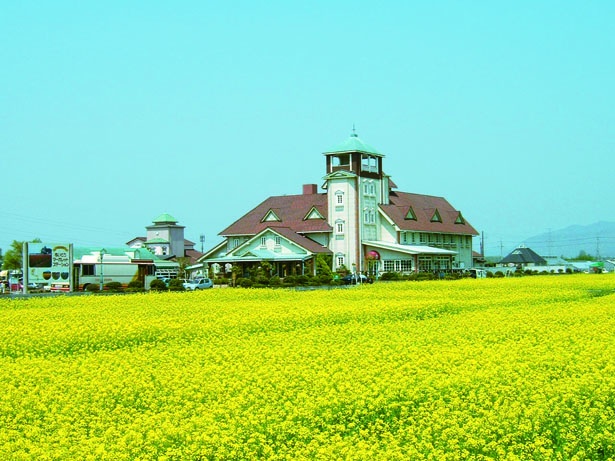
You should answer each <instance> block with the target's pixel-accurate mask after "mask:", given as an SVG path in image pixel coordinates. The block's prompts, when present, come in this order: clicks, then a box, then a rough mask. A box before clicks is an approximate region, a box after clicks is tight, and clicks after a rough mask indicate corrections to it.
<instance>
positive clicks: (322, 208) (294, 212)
mask: <svg viewBox="0 0 615 461" xmlns="http://www.w3.org/2000/svg"><path fill="white" fill-rule="evenodd" d="M312 208H316V209H317V210H318V212H319V213H320V214H321V215H322V216H324V217H325V218H326V216H327V194H302V195H280V196H276V197H269V198H268V199H267V200H265V201H264V202H262V203H261V204H260V205H258V206H257V207H256V208H254V209H252V210H251V211H249V212H248V213H247V214H246V215H244V216H243V217H241V218H239V219H238V220H237V221H235V222H234V223H233V224H231V225H230V226H229V227H227V228H226V229H224V230H223V231H222V232H220V234H219V235H222V236H225V237H226V236H230V235H255V234H258V233H259V232H261V231H262V230H263V229H265V228H267V227H270V228H272V229H277V228H278V227H280V228H289V229H292V231H293V232H297V233H309V232H331V230H332V228H331V226H329V224H328V223H327V221H326V219H306V220H304V219H303V218H305V216H306V215H307V214H308V213H309V211H310V210H311V209H312ZM270 210H273V212H274V213H275V214H276V215H277V217H278V218H280V221H263V218H264V217H265V216H266V215H267V213H268V212H269V211H270Z"/></svg>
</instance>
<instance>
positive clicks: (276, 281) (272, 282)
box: [269, 275, 282, 287]
mask: <svg viewBox="0 0 615 461" xmlns="http://www.w3.org/2000/svg"><path fill="white" fill-rule="evenodd" d="M280 285H282V280H281V279H280V277H278V276H277V275H274V276H273V277H271V278H270V279H269V286H270V287H279V286H280Z"/></svg>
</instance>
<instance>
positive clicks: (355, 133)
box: [350, 123, 359, 138]
mask: <svg viewBox="0 0 615 461" xmlns="http://www.w3.org/2000/svg"><path fill="white" fill-rule="evenodd" d="M350 136H352V137H353V138H358V137H359V135H358V134H357V130H356V129H355V127H354V123H353V124H352V133H351V134H350Z"/></svg>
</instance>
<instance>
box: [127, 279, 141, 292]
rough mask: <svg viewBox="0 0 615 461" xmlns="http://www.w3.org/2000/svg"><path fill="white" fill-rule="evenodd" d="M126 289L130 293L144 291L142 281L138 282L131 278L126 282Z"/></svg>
mask: <svg viewBox="0 0 615 461" xmlns="http://www.w3.org/2000/svg"><path fill="white" fill-rule="evenodd" d="M126 291H128V292H130V293H139V292H141V291H145V287H144V286H143V283H142V282H139V281H138V280H133V281H132V282H130V283H129V284H128V287H127V288H126Z"/></svg>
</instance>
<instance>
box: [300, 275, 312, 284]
mask: <svg viewBox="0 0 615 461" xmlns="http://www.w3.org/2000/svg"><path fill="white" fill-rule="evenodd" d="M309 283H310V277H308V276H307V275H297V284H298V285H308V284H309Z"/></svg>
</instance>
